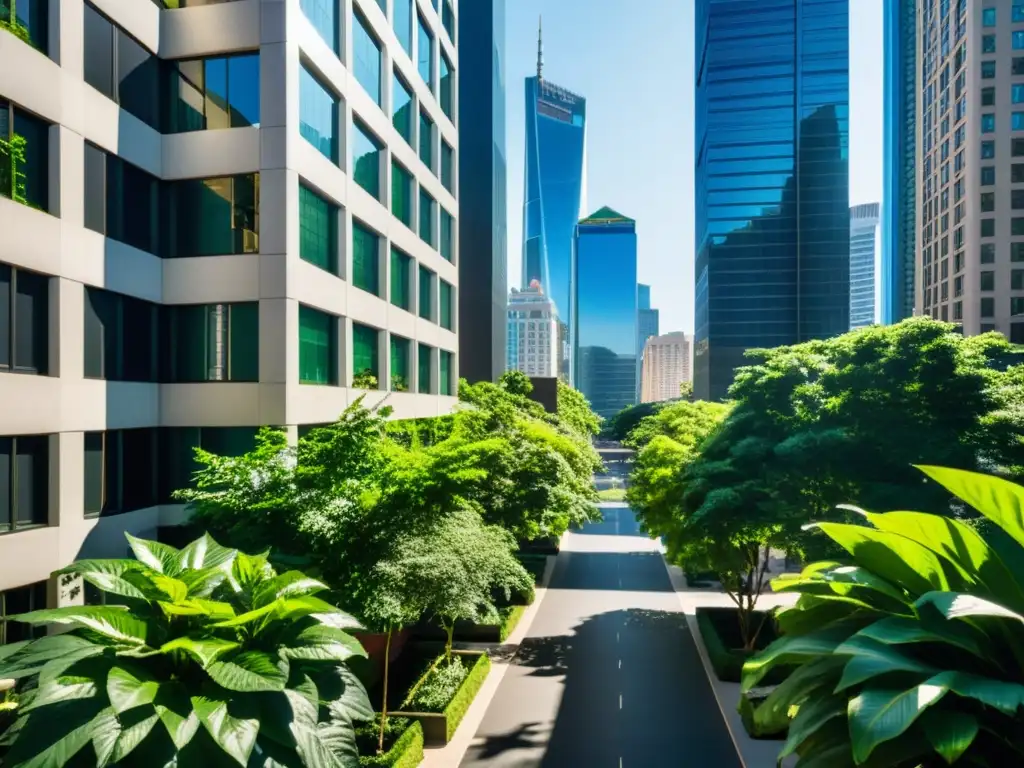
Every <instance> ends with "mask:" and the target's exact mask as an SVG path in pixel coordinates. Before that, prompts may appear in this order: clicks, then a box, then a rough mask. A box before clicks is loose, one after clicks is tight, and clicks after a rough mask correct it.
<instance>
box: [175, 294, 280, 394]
mask: <svg viewBox="0 0 1024 768" xmlns="http://www.w3.org/2000/svg"><path fill="white" fill-rule="evenodd" d="M259 316H260V306H259V302H256V301H251V302H241V303H237V304H187V305H181V304H175V305H172V306H168V307H165V308H164V312H163V322H162V331H161V333H162V345H161V347H162V349H164V350H167V352H168V355H167V357H166V358H165V359H162V360H161V364H162V365H163V366H164V371H163V373H162V376H161V379H162V381H166V382H206V381H250V382H251V381H259V378H260V362H259V361H260V357H259V352H260V347H259V343H260V342H259V340H260V326H259Z"/></svg>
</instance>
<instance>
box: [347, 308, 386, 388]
mask: <svg viewBox="0 0 1024 768" xmlns="http://www.w3.org/2000/svg"><path fill="white" fill-rule="evenodd" d="M379 333H380V331H378V330H377V329H376V328H371V327H370V326H368V325H360V324H359V323H352V376H353V379H352V386H353V387H356V388H357V389H378V388H379V387H380V361H379V353H378V350H377V338H378V335H379ZM371 377H372V379H371ZM373 380H376V382H377V383H376V384H373ZM371 385H372V386H371Z"/></svg>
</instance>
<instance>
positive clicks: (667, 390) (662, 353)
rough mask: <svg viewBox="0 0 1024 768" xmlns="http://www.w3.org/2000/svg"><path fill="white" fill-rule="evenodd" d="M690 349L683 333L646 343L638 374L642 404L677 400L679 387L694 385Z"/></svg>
mask: <svg viewBox="0 0 1024 768" xmlns="http://www.w3.org/2000/svg"><path fill="white" fill-rule="evenodd" d="M690 346H691V344H690V339H688V338H687V337H686V334H685V333H683V332H682V331H676V332H674V333H666V334H664V335H662V336H652V337H651V338H649V339H648V340H647V343H646V344H645V345H644V355H643V361H642V363H641V371H640V402H641V403H660V402H662V401H664V400H674V399H675V398H677V397H679V394H680V387H681V385H683V384H689V383H692V382H693V375H692V372H691V371H692V368H691V366H690Z"/></svg>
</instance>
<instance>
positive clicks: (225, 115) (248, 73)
mask: <svg viewBox="0 0 1024 768" xmlns="http://www.w3.org/2000/svg"><path fill="white" fill-rule="evenodd" d="M167 77H168V82H169V89H170V105H169V106H170V108H169V110H168V114H167V119H166V121H165V122H166V125H165V126H164V127H165V130H166V131H167V132H168V133H178V132H182V131H201V130H204V129H213V128H237V127H243V126H250V125H252V126H256V127H259V123H260V57H259V54H242V55H238V56H227V57H216V58H210V59H192V60H184V61H171V62H167Z"/></svg>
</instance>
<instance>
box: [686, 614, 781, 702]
mask: <svg viewBox="0 0 1024 768" xmlns="http://www.w3.org/2000/svg"><path fill="white" fill-rule="evenodd" d="M738 613H739V611H738V609H736V608H698V609H697V612H696V614H697V626H698V627H699V628H700V635H701V637H702V638H703V639H704V647H705V648H706V649H707V651H708V659H709V660H710V661H711V668H712V669H714V670H715V676H716V677H717V678H718V679H719V680H722V681H724V682H727V683H738V682H740V679H741V678H742V677H743V664H744V662H746V660H747V658H749V657H750V656H751V655H753V654H752V652H749V651H744V650H742V649H740V648H736V647H733V646H735V645H739V642H738V635H739V624H738V622H739V619H738V618H737V615H738ZM766 617H767V618H766ZM751 618H752V620H753V621H755V622H757V621H761V620H762V619H765V624H764V627H763V628H762V629H761V633H760V635H758V638H757V644H756V649H755V652H756V651H759V650H762V649H763V648H766V647H767V646H768V644H769V643H771V641H772V640H774V639H775V637H776V633H775V623H774V621H773V620H772V618H771V616H769V615H768V614H766V613H765V612H764V611H754V612H753V613H752V614H751ZM730 622H731V624H730ZM730 627H734V628H732V629H730ZM769 678H771V675H769ZM764 684H766V685H768V684H771V680H770V679H768V680H766V681H765V683H764Z"/></svg>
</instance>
